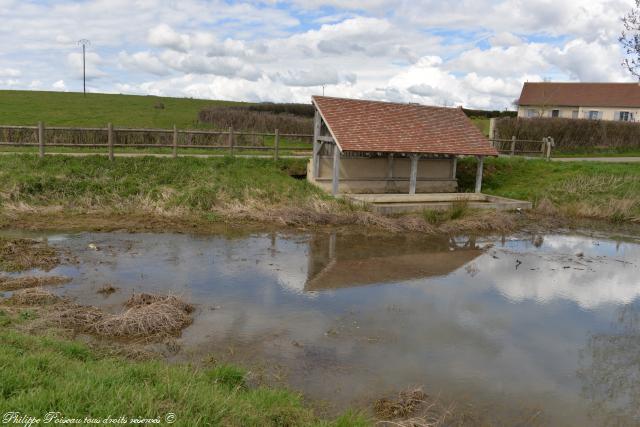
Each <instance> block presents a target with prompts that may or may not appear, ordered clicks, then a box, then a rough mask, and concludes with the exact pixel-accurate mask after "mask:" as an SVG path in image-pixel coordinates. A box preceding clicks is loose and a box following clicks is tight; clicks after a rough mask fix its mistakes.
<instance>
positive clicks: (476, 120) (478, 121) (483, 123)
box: [471, 117, 489, 137]
mask: <svg viewBox="0 0 640 427" xmlns="http://www.w3.org/2000/svg"><path fill="white" fill-rule="evenodd" d="M471 121H472V122H473V124H474V125H476V126H478V127H479V128H480V130H481V131H482V133H483V134H484V136H487V137H488V136H489V119H487V118H484V117H471Z"/></svg>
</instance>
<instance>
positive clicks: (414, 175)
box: [409, 154, 418, 194]
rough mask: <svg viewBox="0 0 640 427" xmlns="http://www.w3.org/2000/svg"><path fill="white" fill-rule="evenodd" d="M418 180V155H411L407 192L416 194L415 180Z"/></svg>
mask: <svg viewBox="0 0 640 427" xmlns="http://www.w3.org/2000/svg"><path fill="white" fill-rule="evenodd" d="M417 180H418V155H417V154H412V155H411V173H410V176H409V194H416V181H417Z"/></svg>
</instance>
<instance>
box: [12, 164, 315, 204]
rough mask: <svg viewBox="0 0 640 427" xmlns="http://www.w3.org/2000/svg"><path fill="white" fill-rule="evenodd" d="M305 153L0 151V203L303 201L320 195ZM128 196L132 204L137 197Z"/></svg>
mask: <svg viewBox="0 0 640 427" xmlns="http://www.w3.org/2000/svg"><path fill="white" fill-rule="evenodd" d="M305 167H306V161H305V160H294V159H282V160H279V161H278V162H274V161H273V160H271V159H256V158H232V157H222V158H207V159H202V158H188V157H183V158H178V159H172V158H154V157H139V158H117V159H116V160H115V161H114V162H109V160H108V159H107V158H106V157H102V156H87V157H66V156H48V157H46V158H44V159H42V160H41V159H38V158H37V157H36V156H28V155H19V154H16V155H5V156H0V206H1V203H2V202H3V201H4V202H23V203H27V204H29V205H33V206H47V205H54V204H55V205H62V206H80V205H82V206H105V207H107V208H112V209H118V206H119V205H122V204H125V202H126V201H127V200H129V201H135V203H141V202H146V203H158V204H160V205H161V206H162V207H163V208H167V209H168V208H187V209H192V210H193V211H195V212H209V211H211V210H212V209H214V208H215V207H216V206H218V205H223V204H225V203H229V202H234V201H235V202H247V201H252V202H260V203H264V204H269V205H278V204H289V205H297V204H301V203H304V202H305V201H307V200H308V199H309V198H311V197H326V196H325V195H324V194H323V193H322V192H321V191H320V190H319V189H317V188H316V187H314V186H312V185H311V184H309V183H308V182H306V181H305V180H296V179H293V178H291V177H290V176H289V174H290V173H293V174H301V173H304V170H305ZM135 203H134V204H135Z"/></svg>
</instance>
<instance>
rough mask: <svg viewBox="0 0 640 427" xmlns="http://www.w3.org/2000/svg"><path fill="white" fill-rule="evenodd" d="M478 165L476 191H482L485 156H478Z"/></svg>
mask: <svg viewBox="0 0 640 427" xmlns="http://www.w3.org/2000/svg"><path fill="white" fill-rule="evenodd" d="M477 158H478V167H477V169H476V193H480V192H482V168H483V166H484V156H478V157H477Z"/></svg>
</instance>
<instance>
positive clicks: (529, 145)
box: [490, 136, 554, 160]
mask: <svg viewBox="0 0 640 427" xmlns="http://www.w3.org/2000/svg"><path fill="white" fill-rule="evenodd" d="M490 141H491V143H492V144H493V146H494V147H495V148H496V150H498V153H500V154H508V155H510V156H527V157H542V158H545V159H547V160H548V159H550V158H551V149H552V147H553V146H554V141H553V138H551V137H546V138H542V140H532V139H516V137H515V136H514V137H512V138H511V139H491V140H490Z"/></svg>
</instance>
